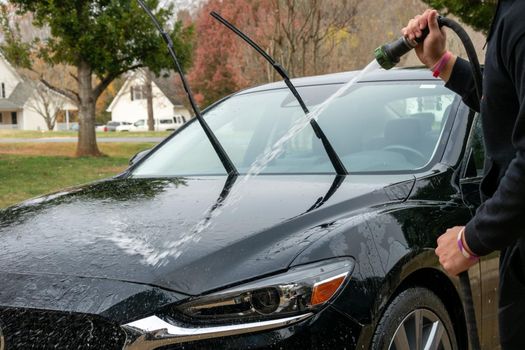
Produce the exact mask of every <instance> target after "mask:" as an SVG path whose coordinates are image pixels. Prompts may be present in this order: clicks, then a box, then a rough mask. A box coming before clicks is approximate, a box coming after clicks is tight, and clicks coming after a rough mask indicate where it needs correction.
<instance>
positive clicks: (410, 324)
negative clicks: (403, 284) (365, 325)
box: [371, 287, 458, 350]
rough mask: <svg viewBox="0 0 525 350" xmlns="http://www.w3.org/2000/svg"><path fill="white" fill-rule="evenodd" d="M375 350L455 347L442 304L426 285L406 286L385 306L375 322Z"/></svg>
mask: <svg viewBox="0 0 525 350" xmlns="http://www.w3.org/2000/svg"><path fill="white" fill-rule="evenodd" d="M371 349H374V350H423V349H434V350H457V349H458V346H457V341H456V336H455V333H454V327H453V326H452V322H451V320H450V317H449V315H448V312H447V309H446V308H445V305H443V303H442V302H441V300H440V299H439V298H438V297H437V296H436V295H435V294H434V293H432V292H431V291H430V290H428V289H426V288H419V287H416V288H409V289H406V290H404V291H403V292H401V293H400V294H399V295H398V296H396V297H395V298H394V300H392V302H391V303H390V304H389V305H388V306H387V308H386V310H385V312H384V314H383V315H382V317H381V319H380V320H379V323H378V325H377V328H376V331H375V333H374V337H373V339H372V347H371Z"/></svg>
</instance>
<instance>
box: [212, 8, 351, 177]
mask: <svg viewBox="0 0 525 350" xmlns="http://www.w3.org/2000/svg"><path fill="white" fill-rule="evenodd" d="M210 15H211V16H212V17H213V18H215V19H216V20H217V21H219V22H220V23H222V24H223V25H225V26H226V27H227V28H228V29H230V30H231V31H232V32H234V33H235V34H237V35H238V36H239V37H240V38H241V39H242V40H244V41H245V42H247V43H248V44H249V45H250V46H251V47H253V48H254V49H255V51H257V52H258V53H259V54H260V55H261V56H263V57H264V58H265V59H266V60H267V61H268V62H269V63H270V64H271V65H272V67H273V68H274V69H275V70H276V71H277V73H279V75H280V76H281V77H282V78H283V80H284V83H285V84H286V86H287V87H288V89H290V91H291V92H292V94H293V95H294V97H295V98H296V99H297V101H298V102H299V105H300V106H301V108H302V109H303V111H304V113H305V114H306V115H308V114H309V113H310V111H309V110H308V107H306V104H305V103H304V100H303V99H302V97H301V95H300V94H299V92H298V91H297V89H296V88H295V86H294V85H293V83H292V82H291V81H290V77H289V76H288V73H287V72H286V70H285V69H284V68H283V66H281V65H280V64H279V63H278V62H276V61H275V60H274V59H273V58H272V57H271V56H270V55H269V54H268V53H267V52H266V51H264V50H263V49H262V48H261V47H260V46H259V45H257V44H256V43H255V42H254V41H253V40H252V39H250V38H249V37H248V36H247V35H246V34H244V33H243V32H241V31H240V30H239V29H238V28H237V27H235V26H234V25H233V24H231V23H230V22H228V21H227V20H226V19H224V18H223V17H221V15H219V14H218V13H217V12H215V11H212V12H211V13H210ZM310 125H311V126H312V129H313V130H314V133H315V136H317V138H319V139H320V140H321V142H322V144H323V146H324V148H325V150H326V154H327V155H328V158H330V162H332V166H333V167H334V169H335V171H336V173H337V174H338V175H346V174H348V172H347V171H346V169H345V166H344V164H343V162H342V161H341V159H340V158H339V156H338V155H337V152H336V151H335V149H334V148H333V147H332V144H331V143H330V141H329V140H328V138H327V137H326V135H325V133H324V132H323V130H322V129H321V127H320V126H319V124H318V123H317V120H315V119H313V118H312V119H310Z"/></svg>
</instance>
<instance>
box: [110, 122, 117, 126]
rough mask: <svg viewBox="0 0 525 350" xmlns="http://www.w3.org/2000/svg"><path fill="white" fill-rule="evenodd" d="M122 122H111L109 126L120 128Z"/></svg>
mask: <svg viewBox="0 0 525 350" xmlns="http://www.w3.org/2000/svg"><path fill="white" fill-rule="evenodd" d="M119 125H120V122H109V123H108V126H119Z"/></svg>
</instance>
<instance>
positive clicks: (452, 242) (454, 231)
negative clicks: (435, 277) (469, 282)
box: [436, 226, 477, 276]
mask: <svg viewBox="0 0 525 350" xmlns="http://www.w3.org/2000/svg"><path fill="white" fill-rule="evenodd" d="M462 229H463V227H459V226H456V227H453V228H450V229H448V230H447V232H445V233H444V234H442V235H441V236H439V238H438V240H437V244H438V246H437V248H436V255H437V256H438V257H439V262H440V263H441V266H443V268H444V269H445V271H447V273H448V274H450V275H452V276H457V275H459V274H460V273H461V272H463V271H466V270H468V269H469V268H470V267H471V266H473V265H475V264H476V263H477V260H473V259H467V258H465V257H464V256H463V254H462V253H461V251H460V250H459V247H458V234H459V231H461V230H462Z"/></svg>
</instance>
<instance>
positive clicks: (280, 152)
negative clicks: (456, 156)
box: [134, 82, 455, 176]
mask: <svg viewBox="0 0 525 350" xmlns="http://www.w3.org/2000/svg"><path fill="white" fill-rule="evenodd" d="M340 87H341V85H340V84H333V85H320V86H319V85H318V86H308V87H301V88H299V91H300V93H301V95H302V96H303V98H304V100H305V102H306V104H307V105H308V107H309V108H310V110H315V108H316V106H318V105H320V104H321V103H322V102H323V101H324V100H325V99H326V98H328V97H329V96H330V95H332V94H333V93H334V92H335V91H337V90H338V89H339V88H340ZM454 98H455V97H454V94H453V93H452V92H450V91H449V90H447V89H446V88H445V87H444V86H443V85H442V84H440V83H431V84H428V83H421V82H396V83H361V84H357V85H356V86H354V87H353V88H351V89H350V90H349V91H348V92H347V93H344V94H342V96H340V97H338V98H336V99H335V100H333V102H332V103H331V104H330V105H328V106H327V107H326V108H325V109H324V110H323V112H322V113H320V114H319V115H318V117H317V121H318V123H319V125H320V126H321V129H322V130H323V131H324V133H325V134H326V136H327V138H328V139H329V141H330V142H331V144H332V146H333V147H334V149H335V150H336V152H337V153H338V155H339V157H340V158H341V160H342V161H343V163H344V165H345V167H346V168H347V169H348V170H349V171H350V172H374V171H413V170H416V169H419V168H422V167H424V166H425V165H427V164H428V163H429V162H430V161H431V159H432V158H433V157H432V156H433V154H434V152H435V150H436V147H437V145H438V140H439V138H440V135H441V133H442V130H443V126H444V125H445V122H446V119H447V117H448V114H449V112H450V109H451V106H452V103H453V100H454ZM205 118H206V120H207V122H208V124H209V125H210V127H211V129H212V130H213V131H214V133H215V135H216V136H217V139H218V140H219V141H220V143H221V144H222V146H223V147H224V149H225V150H226V152H227V153H228V155H229V157H230V158H231V160H232V161H233V163H234V165H235V167H236V168H237V170H238V171H239V172H240V173H246V172H249V171H250V169H252V168H253V166H254V165H255V166H259V165H260V161H259V160H260V159H261V157H263V155H268V154H273V155H274V156H272V157H270V158H271V159H270V161H269V162H268V163H267V164H265V166H264V167H263V168H262V169H258V170H261V172H262V173H266V174H272V173H304V174H308V173H334V169H333V166H332V164H331V162H330V160H329V158H328V156H327V154H326V151H325V148H324V147H323V145H322V143H321V141H320V140H319V138H318V137H317V136H316V135H315V133H314V132H313V130H312V127H311V126H310V125H309V123H308V122H307V119H306V117H305V115H304V112H303V111H302V109H301V108H300V106H299V104H298V103H297V100H296V99H295V98H294V97H293V95H292V94H291V93H290V92H289V90H287V89H275V90H267V91H258V92H252V93H249V92H248V93H243V94H238V95H236V96H233V97H231V98H229V99H227V100H225V101H224V102H222V103H220V104H218V105H216V106H214V107H213V108H211V109H209V110H208V111H206V113H205ZM290 129H296V130H298V132H296V133H294V134H290V133H289V130H290ZM282 141H284V142H282ZM278 142H281V143H282V145H281V147H279V148H278V149H275V148H274V145H275V144H276V143H278ZM212 160H213V161H212ZM252 170H253V169H252ZM220 173H224V169H223V168H222V165H221V163H220V162H219V161H218V157H217V155H216V154H215V152H214V151H213V148H212V147H211V145H210V143H209V141H208V140H207V138H206V136H205V135H204V133H203V132H202V130H201V127H200V125H199V123H197V122H195V121H193V122H192V123H191V124H190V125H188V127H186V128H185V129H183V130H182V131H181V132H179V133H178V134H176V135H175V137H173V138H172V139H170V140H169V141H168V142H166V143H165V144H164V145H163V147H162V148H160V149H159V150H157V151H156V152H155V153H153V154H152V155H151V156H150V157H149V158H148V159H146V161H144V162H143V163H141V164H140V165H139V166H138V167H137V168H136V169H135V170H134V175H135V176H175V175H188V174H220Z"/></svg>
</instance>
